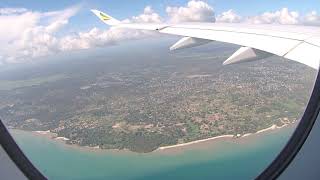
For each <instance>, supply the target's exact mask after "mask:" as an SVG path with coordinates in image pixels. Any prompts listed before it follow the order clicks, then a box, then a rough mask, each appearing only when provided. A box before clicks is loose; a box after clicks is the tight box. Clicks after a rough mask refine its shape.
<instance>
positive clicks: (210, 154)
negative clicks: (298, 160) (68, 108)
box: [10, 125, 294, 180]
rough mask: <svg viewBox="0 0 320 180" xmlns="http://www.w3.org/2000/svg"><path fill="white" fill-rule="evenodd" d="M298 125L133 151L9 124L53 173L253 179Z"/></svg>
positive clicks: (22, 143) (25, 147)
mask: <svg viewBox="0 0 320 180" xmlns="http://www.w3.org/2000/svg"><path fill="white" fill-rule="evenodd" d="M293 130H294V126H293V125H290V126H288V127H284V128H282V129H276V130H271V131H267V132H263V133H260V134H253V135H250V136H247V137H243V138H239V139H234V138H222V139H216V140H213V141H208V142H203V143H196V144H193V145H189V146H184V147H182V148H172V149H168V150H162V151H155V152H152V153H145V154H139V153H133V152H128V151H119V152H117V151H108V150H95V149H89V148H81V147H75V146H70V145H66V144H64V143H63V142H61V141H58V140H53V139H50V138H48V137H46V136H41V135H37V134H35V133H32V132H26V131H20V130H10V131H11V133H12V135H13V136H14V138H15V139H16V141H17V143H18V144H19V146H20V147H21V148H22V150H23V151H24V152H25V154H26V155H27V156H28V157H29V159H30V160H31V161H32V162H33V163H34V165H35V166H36V167H38V168H39V169H40V171H41V172H43V173H44V175H45V176H47V177H48V178H49V179H124V180H126V179H178V178H179V179H182V178H183V179H199V178H201V179H221V178H223V179H235V178H236V179H253V178H254V177H256V176H257V175H258V174H259V173H260V172H261V171H262V170H263V169H264V168H266V167H267V166H268V164H269V163H271V161H272V160H273V159H274V158H275V157H276V155H277V154H278V153H279V152H280V150H281V149H282V148H283V146H284V145H285V143H286V142H287V140H288V139H289V137H290V135H291V134H292V132H293Z"/></svg>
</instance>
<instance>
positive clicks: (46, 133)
mask: <svg viewBox="0 0 320 180" xmlns="http://www.w3.org/2000/svg"><path fill="white" fill-rule="evenodd" d="M290 124H295V123H287V124H284V125H282V126H277V125H275V124H273V125H272V126H270V127H268V128H265V129H261V130H259V131H257V132H255V133H246V134H243V135H241V134H237V135H232V134H227V135H220V136H215V137H210V138H207V139H200V140H196V141H191V142H186V143H181V144H175V145H170V146H162V147H159V148H157V149H156V150H154V152H164V151H165V150H169V149H176V148H179V147H186V146H191V145H195V144H199V143H200V144H201V143H205V142H209V141H212V142H214V141H216V140H218V139H224V138H227V139H238V138H245V137H249V136H252V135H256V134H261V133H265V132H269V131H273V130H276V129H281V128H284V127H286V126H288V125H290ZM14 130H19V129H14ZM29 132H32V133H34V134H36V135H41V136H45V137H47V138H49V139H52V140H57V141H60V142H62V143H64V144H66V145H68V146H73V147H77V148H85V149H90V150H102V151H105V150H106V151H115V152H122V151H123V152H124V151H126V152H127V151H129V150H127V149H124V150H119V149H102V148H100V147H99V146H92V147H91V146H80V145H76V144H67V141H68V140H69V139H68V138H66V137H61V136H58V135H57V134H56V133H52V132H50V130H47V131H29ZM130 152H131V151H130Z"/></svg>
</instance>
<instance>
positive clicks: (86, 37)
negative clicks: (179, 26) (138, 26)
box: [60, 6, 162, 51]
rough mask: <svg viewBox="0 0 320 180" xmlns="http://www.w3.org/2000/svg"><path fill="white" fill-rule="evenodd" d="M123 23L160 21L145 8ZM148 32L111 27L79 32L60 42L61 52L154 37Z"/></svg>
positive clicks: (157, 15) (151, 10) (159, 18)
mask: <svg viewBox="0 0 320 180" xmlns="http://www.w3.org/2000/svg"><path fill="white" fill-rule="evenodd" d="M124 22H127V23H128V22H135V23H160V22H162V19H161V17H160V15H159V14H157V13H155V12H154V10H153V9H152V8H151V7H150V6H147V7H145V9H144V11H143V13H142V14H140V15H138V16H133V17H132V18H131V19H126V20H124ZM154 34H155V33H153V32H150V31H141V30H133V29H122V28H116V27H111V28H110V29H107V30H100V29H98V28H93V29H91V30H89V31H88V32H80V33H78V34H77V35H73V36H66V37H63V38H61V40H60V48H61V50H63V51H65V50H75V49H88V48H92V47H99V46H105V45H108V44H115V43H116V42H118V41H122V40H128V39H140V38H144V37H147V36H151V35H154Z"/></svg>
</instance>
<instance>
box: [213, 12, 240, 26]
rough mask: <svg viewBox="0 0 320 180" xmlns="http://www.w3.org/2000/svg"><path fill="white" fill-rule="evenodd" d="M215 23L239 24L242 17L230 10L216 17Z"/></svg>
mask: <svg viewBox="0 0 320 180" xmlns="http://www.w3.org/2000/svg"><path fill="white" fill-rule="evenodd" d="M216 21H217V22H224V23H239V22H241V21H242V17H241V16H240V15H238V14H237V13H236V12H235V11H234V10H232V9H230V10H228V11H226V12H223V13H221V14H220V15H218V16H217V19H216Z"/></svg>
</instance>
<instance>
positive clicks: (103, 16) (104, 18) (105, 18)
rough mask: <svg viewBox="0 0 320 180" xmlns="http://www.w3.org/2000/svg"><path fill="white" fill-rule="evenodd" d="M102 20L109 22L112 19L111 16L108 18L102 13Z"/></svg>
mask: <svg viewBox="0 0 320 180" xmlns="http://www.w3.org/2000/svg"><path fill="white" fill-rule="evenodd" d="M99 15H100V18H101V19H102V20H104V21H108V20H110V19H111V17H109V16H107V15H105V14H103V13H102V12H100V14H99Z"/></svg>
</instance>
